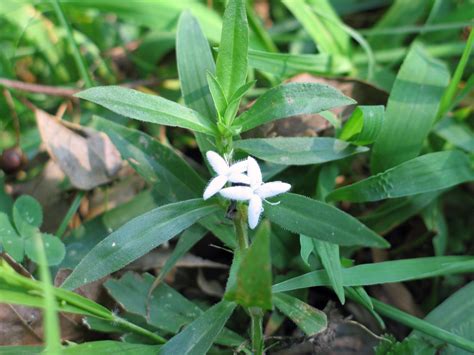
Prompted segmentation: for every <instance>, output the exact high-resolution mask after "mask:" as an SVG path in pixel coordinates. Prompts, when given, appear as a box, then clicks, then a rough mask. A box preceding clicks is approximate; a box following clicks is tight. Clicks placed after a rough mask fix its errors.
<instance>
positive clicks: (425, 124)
mask: <svg viewBox="0 0 474 355" xmlns="http://www.w3.org/2000/svg"><path fill="white" fill-rule="evenodd" d="M448 80H449V73H448V71H447V69H446V67H445V65H444V64H443V63H442V62H439V61H437V60H435V59H433V58H431V57H430V56H429V55H428V54H427V53H426V52H425V50H424V49H423V48H422V47H421V46H420V45H417V44H414V45H413V46H412V47H411V49H410V51H409V52H408V55H407V57H406V59H405V61H404V62H403V64H402V66H401V68H400V71H399V72H398V75H397V79H396V81H395V83H394V85H393V89H392V91H391V93H390V97H389V100H388V104H387V110H386V112H385V120H384V124H383V126H382V130H381V131H380V134H379V135H378V137H377V140H376V141H375V144H374V147H373V153H372V162H371V164H372V171H373V172H381V171H384V170H387V169H389V168H392V167H394V166H396V165H398V164H400V163H403V162H404V161H407V160H410V159H412V158H415V157H416V156H417V155H418V154H419V153H420V150H421V148H422V145H423V142H424V140H425V138H426V136H427V135H428V133H429V131H430V129H431V127H432V125H433V122H434V120H435V118H436V113H437V111H438V106H439V101H440V99H441V96H442V95H443V92H444V89H445V87H446V86H447V85H448Z"/></svg>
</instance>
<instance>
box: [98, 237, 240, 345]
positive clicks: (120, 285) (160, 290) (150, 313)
mask: <svg viewBox="0 0 474 355" xmlns="http://www.w3.org/2000/svg"><path fill="white" fill-rule="evenodd" d="M180 240H182V239H180ZM157 280H158V278H156V279H155V278H154V277H153V276H151V275H150V274H143V275H137V274H135V273H132V272H127V273H126V274H125V275H124V276H122V277H121V278H120V280H115V279H109V280H107V282H106V283H105V284H104V286H105V288H106V289H107V291H108V292H109V294H110V295H111V296H112V297H113V298H114V299H115V300H116V301H117V302H118V303H119V304H120V305H121V307H122V308H124V309H125V310H126V311H127V312H128V313H133V314H137V315H140V316H142V317H143V318H145V319H146V321H147V323H148V324H150V325H151V326H153V327H156V328H158V329H161V330H163V331H165V332H169V333H173V334H175V333H178V332H179V331H180V330H181V329H182V328H183V327H184V326H185V325H187V324H189V323H191V322H192V321H193V320H194V319H196V318H198V317H199V316H200V315H202V314H203V313H204V311H203V310H201V308H200V307H198V306H197V305H196V304H194V303H193V302H191V301H189V300H188V299H187V298H185V297H183V296H182V295H181V294H180V293H179V292H177V291H176V290H174V289H173V288H171V287H170V286H168V285H167V284H165V283H163V282H161V283H159V284H158V286H157V287H155V288H154V290H153V292H152V293H151V296H149V290H150V289H151V287H152V285H153V284H154V283H156V281H157ZM243 341H244V339H242V338H240V337H239V336H238V335H237V334H235V333H233V332H231V331H229V330H227V329H224V330H223V331H222V332H221V334H220V335H219V336H218V338H217V339H216V343H218V344H222V345H230V346H238V345H240V344H241V343H242V342H243Z"/></svg>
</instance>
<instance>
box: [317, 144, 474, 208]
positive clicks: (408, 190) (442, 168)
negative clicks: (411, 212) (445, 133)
mask: <svg viewBox="0 0 474 355" xmlns="http://www.w3.org/2000/svg"><path fill="white" fill-rule="evenodd" d="M472 180H474V169H473V167H472V163H471V161H470V159H469V157H468V156H467V155H466V154H464V153H462V152H460V151H456V150H454V151H445V152H437V153H430V154H425V155H422V156H420V157H417V158H415V159H412V160H409V161H407V162H405V163H402V164H400V165H397V166H395V167H393V168H391V169H388V170H387V171H384V172H383V173H379V174H377V175H374V176H371V177H369V178H368V179H365V180H362V181H359V182H356V183H355V184H352V185H349V186H345V187H341V188H339V189H337V190H334V191H333V192H331V193H330V194H329V195H328V196H327V198H326V200H328V201H341V200H344V201H352V202H365V201H378V200H382V199H385V198H396V197H403V196H410V195H417V194H422V193H425V192H430V191H437V190H442V189H446V188H448V187H451V186H454V185H458V184H461V183H463V182H466V181H472Z"/></svg>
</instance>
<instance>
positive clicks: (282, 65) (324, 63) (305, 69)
mask: <svg viewBox="0 0 474 355" xmlns="http://www.w3.org/2000/svg"><path fill="white" fill-rule="evenodd" d="M249 65H250V66H251V67H252V68H255V69H257V70H260V71H262V72H265V73H269V74H273V75H276V76H277V77H280V78H288V77H291V76H294V75H297V74H301V73H310V74H343V73H347V72H349V71H350V70H351V69H352V67H351V63H350V61H348V60H347V59H346V58H344V57H340V56H336V55H330V54H326V53H320V54H294V53H271V52H263V51H258V50H255V49H249Z"/></svg>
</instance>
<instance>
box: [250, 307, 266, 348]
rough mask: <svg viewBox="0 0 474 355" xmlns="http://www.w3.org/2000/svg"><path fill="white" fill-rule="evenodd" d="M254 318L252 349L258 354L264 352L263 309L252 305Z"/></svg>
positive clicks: (251, 311) (251, 309)
mask: <svg viewBox="0 0 474 355" xmlns="http://www.w3.org/2000/svg"><path fill="white" fill-rule="evenodd" d="M249 313H250V317H251V318H252V351H253V352H254V354H256V355H261V354H263V327H262V319H263V311H262V309H261V308H258V307H252V308H250V309H249Z"/></svg>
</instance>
